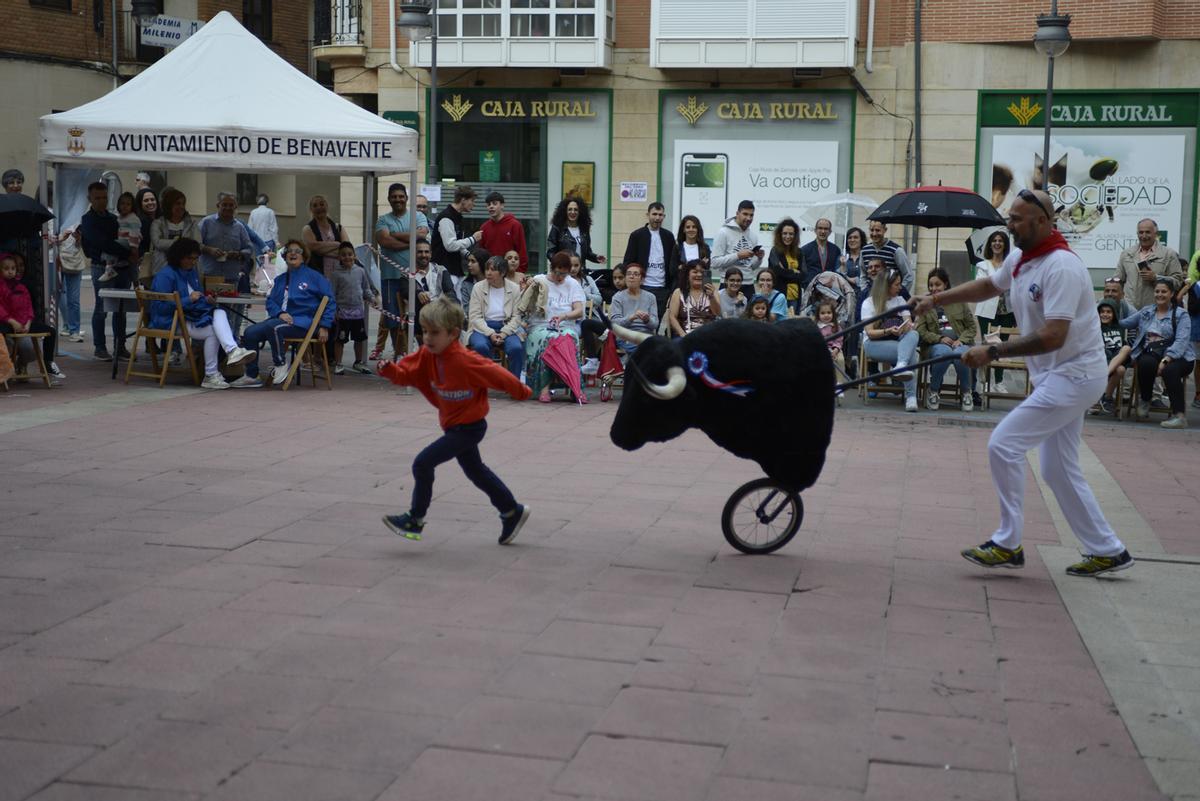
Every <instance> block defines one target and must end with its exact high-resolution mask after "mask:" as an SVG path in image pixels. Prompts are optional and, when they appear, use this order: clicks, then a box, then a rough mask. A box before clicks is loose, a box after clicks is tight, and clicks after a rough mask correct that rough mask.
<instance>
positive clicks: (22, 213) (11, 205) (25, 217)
mask: <svg viewBox="0 0 1200 801" xmlns="http://www.w3.org/2000/svg"><path fill="white" fill-rule="evenodd" d="M53 219H54V214H52V213H51V212H50V209H48V208H46V207H45V206H43V205H42V204H41V203H38V202H37V201H36V200H34V199H33V198H31V197H30V196H29V195H22V194H20V193H17V192H5V193H4V194H0V239H22V238H24V237H28V236H35V235H37V233H38V232H39V231H40V230H41V228H42V226H43V225H44V224H45V223H47V222H49V221H50V220H53Z"/></svg>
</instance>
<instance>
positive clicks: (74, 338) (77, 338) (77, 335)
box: [69, 331, 83, 342]
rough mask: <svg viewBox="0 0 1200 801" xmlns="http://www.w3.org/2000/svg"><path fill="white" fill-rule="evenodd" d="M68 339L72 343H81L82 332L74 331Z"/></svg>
mask: <svg viewBox="0 0 1200 801" xmlns="http://www.w3.org/2000/svg"><path fill="white" fill-rule="evenodd" d="M69 339H70V340H71V341H72V342H82V341H83V332H82V331H76V332H75V333H74V334H71V336H70V337H69Z"/></svg>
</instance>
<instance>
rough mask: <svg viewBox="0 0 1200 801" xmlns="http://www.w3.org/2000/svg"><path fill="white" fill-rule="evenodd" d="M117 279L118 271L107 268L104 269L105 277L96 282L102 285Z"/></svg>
mask: <svg viewBox="0 0 1200 801" xmlns="http://www.w3.org/2000/svg"><path fill="white" fill-rule="evenodd" d="M116 277H117V271H116V270H114V269H113V268H112V267H105V268H104V275H102V276H100V277H99V278H97V279H96V280H97V281H99V282H100V283H106V282H108V281H111V280H113V279H114V278H116Z"/></svg>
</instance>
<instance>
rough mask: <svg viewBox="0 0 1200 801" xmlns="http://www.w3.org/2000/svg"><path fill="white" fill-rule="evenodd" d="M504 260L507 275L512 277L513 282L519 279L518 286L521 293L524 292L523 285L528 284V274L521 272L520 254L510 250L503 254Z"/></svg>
mask: <svg viewBox="0 0 1200 801" xmlns="http://www.w3.org/2000/svg"><path fill="white" fill-rule="evenodd" d="M504 260H505V261H506V262H508V274H509V275H510V276H512V278H513V280H514V281H517V280H518V279H519V283H518V286H520V288H521V291H522V292H523V291H525V285H526V284H527V283H529V273H523V272H521V254H520V253H517V251H515V250H510V251H508V252H507V253H505V254H504Z"/></svg>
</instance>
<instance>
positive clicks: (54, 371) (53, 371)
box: [46, 362, 67, 378]
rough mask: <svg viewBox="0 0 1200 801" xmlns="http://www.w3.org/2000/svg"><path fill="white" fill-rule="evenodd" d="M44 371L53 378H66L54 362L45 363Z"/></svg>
mask: <svg viewBox="0 0 1200 801" xmlns="http://www.w3.org/2000/svg"><path fill="white" fill-rule="evenodd" d="M46 371H47V372H48V373H50V375H51V376H53V377H54V378H66V377H67V374H66V373H64V372H63V371H62V370H59V369H58V365H57V364H55V363H54V362H50V363H49V364H47V365H46Z"/></svg>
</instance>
